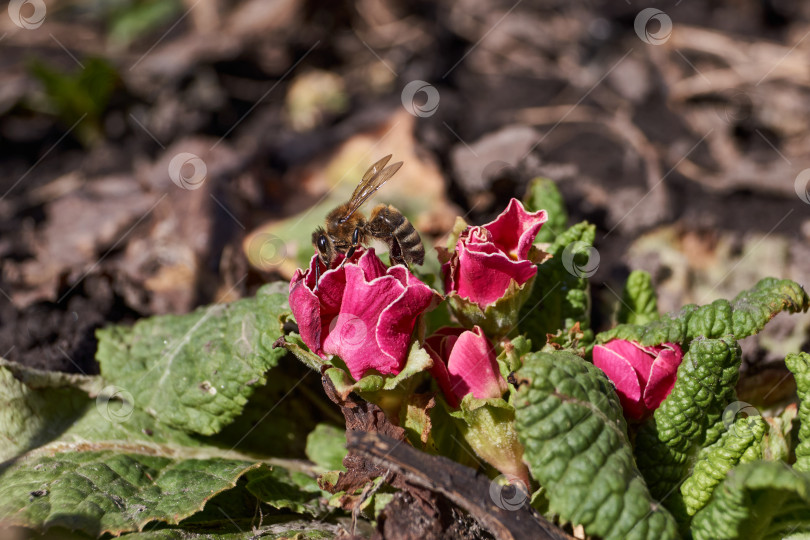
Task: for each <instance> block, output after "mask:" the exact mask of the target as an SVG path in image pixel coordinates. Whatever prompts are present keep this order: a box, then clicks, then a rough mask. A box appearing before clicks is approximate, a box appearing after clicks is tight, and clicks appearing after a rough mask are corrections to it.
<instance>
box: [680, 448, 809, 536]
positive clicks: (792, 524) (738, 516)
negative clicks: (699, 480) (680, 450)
mask: <svg viewBox="0 0 810 540" xmlns="http://www.w3.org/2000/svg"><path fill="white" fill-rule="evenodd" d="M809 532H810V476H808V474H807V473H803V472H797V471H795V470H793V469H791V468H790V467H789V466H788V465H786V464H785V463H782V462H766V461H759V462H755V463H748V464H746V465H740V466H738V467H736V468H734V469H733V470H732V471H731V472H729V473H728V475H727V476H726V478H725V480H724V481H723V483H722V484H720V485H719V486H718V487H717V488H715V490H714V493H713V495H712V498H711V500H710V501H709V504H707V505H706V507H705V508H703V510H701V511H700V512H698V513H697V514H696V515H695V518H694V520H693V521H692V535H693V537H694V538H695V540H725V539H728V540H737V539H740V538H745V539H746V540H765V539H767V540H782V539H783V538H786V537H788V536H791V535H797V534H800V533H805V534H807V533H809ZM793 537H794V538H795V536H793Z"/></svg>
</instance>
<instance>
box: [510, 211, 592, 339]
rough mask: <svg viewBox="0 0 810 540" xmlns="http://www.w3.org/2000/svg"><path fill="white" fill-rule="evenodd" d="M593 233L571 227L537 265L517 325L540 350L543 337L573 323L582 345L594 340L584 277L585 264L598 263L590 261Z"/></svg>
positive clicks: (584, 226) (580, 225) (589, 227)
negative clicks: (530, 290) (580, 336)
mask: <svg viewBox="0 0 810 540" xmlns="http://www.w3.org/2000/svg"><path fill="white" fill-rule="evenodd" d="M595 231H596V229H595V227H594V226H593V225H589V224H588V223H585V222H583V223H578V224H577V225H574V226H573V227H571V228H570V229H568V230H567V231H565V232H563V233H562V234H560V235H559V236H557V238H556V239H555V240H554V243H553V244H552V245H551V247H550V248H549V249H548V252H549V253H550V254H551V255H552V258H551V259H549V260H547V261H545V262H544V263H542V264H540V265H538V266H537V276H536V278H535V282H534V288H533V289H532V293H531V295H530V297H529V299H528V301H527V302H526V303H525V304H523V307H522V308H521V310H520V317H519V321H520V322H519V324H518V329H519V330H520V332H521V333H524V334H526V335H527V336H528V337H529V338H530V339H531V340H532V343H533V344H534V346H535V347H538V348H542V346H543V345H544V344H545V343H546V334H554V333H556V332H557V331H558V330H560V329H564V330H565V333H568V331H570V330H571V329H572V328H573V327H574V325H575V324H576V323H579V326H580V329H581V330H582V331H583V332H584V334H585V336H584V338H583V340H582V341H583V343H585V344H589V343H590V342H591V341H592V340H593V332H592V331H591V330H590V304H591V299H590V287H589V285H588V278H587V275H588V274H589V273H590V271H589V266H588V265H589V264H593V263H594V262H598V261H594V260H592V257H593V255H594V253H595V251H594V250H592V248H591V246H592V244H593V241H594V237H595V234H596V232H595ZM566 267H568V268H566Z"/></svg>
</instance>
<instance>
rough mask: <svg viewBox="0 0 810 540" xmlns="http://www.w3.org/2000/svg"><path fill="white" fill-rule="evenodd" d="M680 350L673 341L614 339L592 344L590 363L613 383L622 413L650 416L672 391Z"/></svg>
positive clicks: (681, 357)
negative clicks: (647, 343) (653, 343)
mask: <svg viewBox="0 0 810 540" xmlns="http://www.w3.org/2000/svg"><path fill="white" fill-rule="evenodd" d="M682 359H683V351H682V350H681V348H680V347H679V346H678V345H676V344H675V343H664V344H662V345H656V346H651V347H642V346H641V345H639V344H638V343H636V342H634V341H626V340H623V339H614V340H612V341H609V342H607V343H605V344H604V345H597V346H595V347H594V348H593V363H594V365H595V366H596V367H598V368H599V369H601V370H602V371H604V372H605V374H606V375H607V376H608V378H609V379H610V380H611V381H613V384H614V385H616V391H617V392H618V394H619V400H620V401H621V403H622V407H623V408H624V415H625V416H626V417H627V418H631V419H633V420H641V419H643V418H646V417H649V416H650V415H651V414H652V413H653V411H655V409H657V408H658V406H659V405H660V404H661V402H662V401H664V399H666V397H667V396H668V395H669V393H670V392H671V391H672V387H673V386H674V385H675V377H676V374H677V372H678V366H680V365H681V360H682Z"/></svg>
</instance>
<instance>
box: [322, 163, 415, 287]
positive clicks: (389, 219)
mask: <svg viewBox="0 0 810 540" xmlns="http://www.w3.org/2000/svg"><path fill="white" fill-rule="evenodd" d="M390 160H391V154H389V155H387V156H385V157H384V158H382V159H381V160H379V161H378V162H377V163H375V164H374V165H372V166H371V167H369V169H368V170H367V171H366V174H364V175H363V178H362V179H361V180H360V183H359V184H358V185H357V187H356V188H355V189H354V193H352V197H351V199H349V202H347V203H345V204H342V205H340V206H338V207H337V208H335V209H334V210H332V211H331V212H329V214H328V215H327V216H326V223H325V226H326V229H324V228H323V227H318V228H317V229H316V230H315V232H313V233H312V243H313V245H314V246H315V249H317V251H318V257H319V259H320V261H321V262H323V264H324V265H325V266H326V268H327V269H329V268H331V267H332V263H333V262H334V261H335V259H336V258H337V256H338V254H344V255H345V258H344V259H343V262H342V263H341V264H345V263H346V261H347V260H348V259H349V258H350V257H351V256H352V255H353V254H354V251H355V250H356V249H357V246H359V245H361V244H366V243H367V242H368V241H369V240H370V239H371V238H377V239H378V240H382V241H383V242H385V243H386V244H388V250H389V254H390V258H391V264H422V263H423V262H424V260H425V248H424V246H423V245H422V239H421V238H420V237H419V233H418V232H416V229H414V227H413V225H411V222H410V221H408V218H406V217H405V216H404V215H402V212H400V211H399V210H397V209H396V208H394V207H393V206H391V205H387V204H380V205H378V206H376V207H375V208H374V210H372V211H371V215H370V217H369V219H368V220H366V218H365V216H363V214H362V213H360V212H358V209H359V208H360V207H361V206H362V205H363V203H364V202H366V200H367V199H368V198H369V197H371V195H373V194H374V192H375V191H377V190H378V189H380V187H382V185H383V184H384V183H386V182H387V181H388V180H389V179H390V178H391V177H392V176H394V174H395V173H396V172H397V171H398V170H399V168H400V167H402V162H401V161H398V162H397V163H394V164H392V165H389V166H388V167H386V165H387V164H388V162H389V161H390ZM319 280H320V265H319V264H317V265H315V284H316V285H315V286H316V287H317V283H318V281H319Z"/></svg>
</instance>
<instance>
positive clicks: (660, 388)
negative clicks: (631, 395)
mask: <svg viewBox="0 0 810 540" xmlns="http://www.w3.org/2000/svg"><path fill="white" fill-rule="evenodd" d="M660 349H661V351H660V353H659V354H658V357H657V358H656V359H655V362H653V364H652V366H651V367H650V376H649V381H648V382H647V387H646V388H645V389H644V404H645V405H646V406H647V408H649V409H650V410H655V409H657V408H658V406H659V405H660V404H661V403H662V402H663V401H664V400H665V399H666V398H667V396H669V393H670V392H672V387H673V386H675V380H676V378H677V374H678V366H680V365H681V360H683V351H681V348H680V347H679V346H678V345H676V344H674V343H664V345H663V346H662V347H660Z"/></svg>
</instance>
